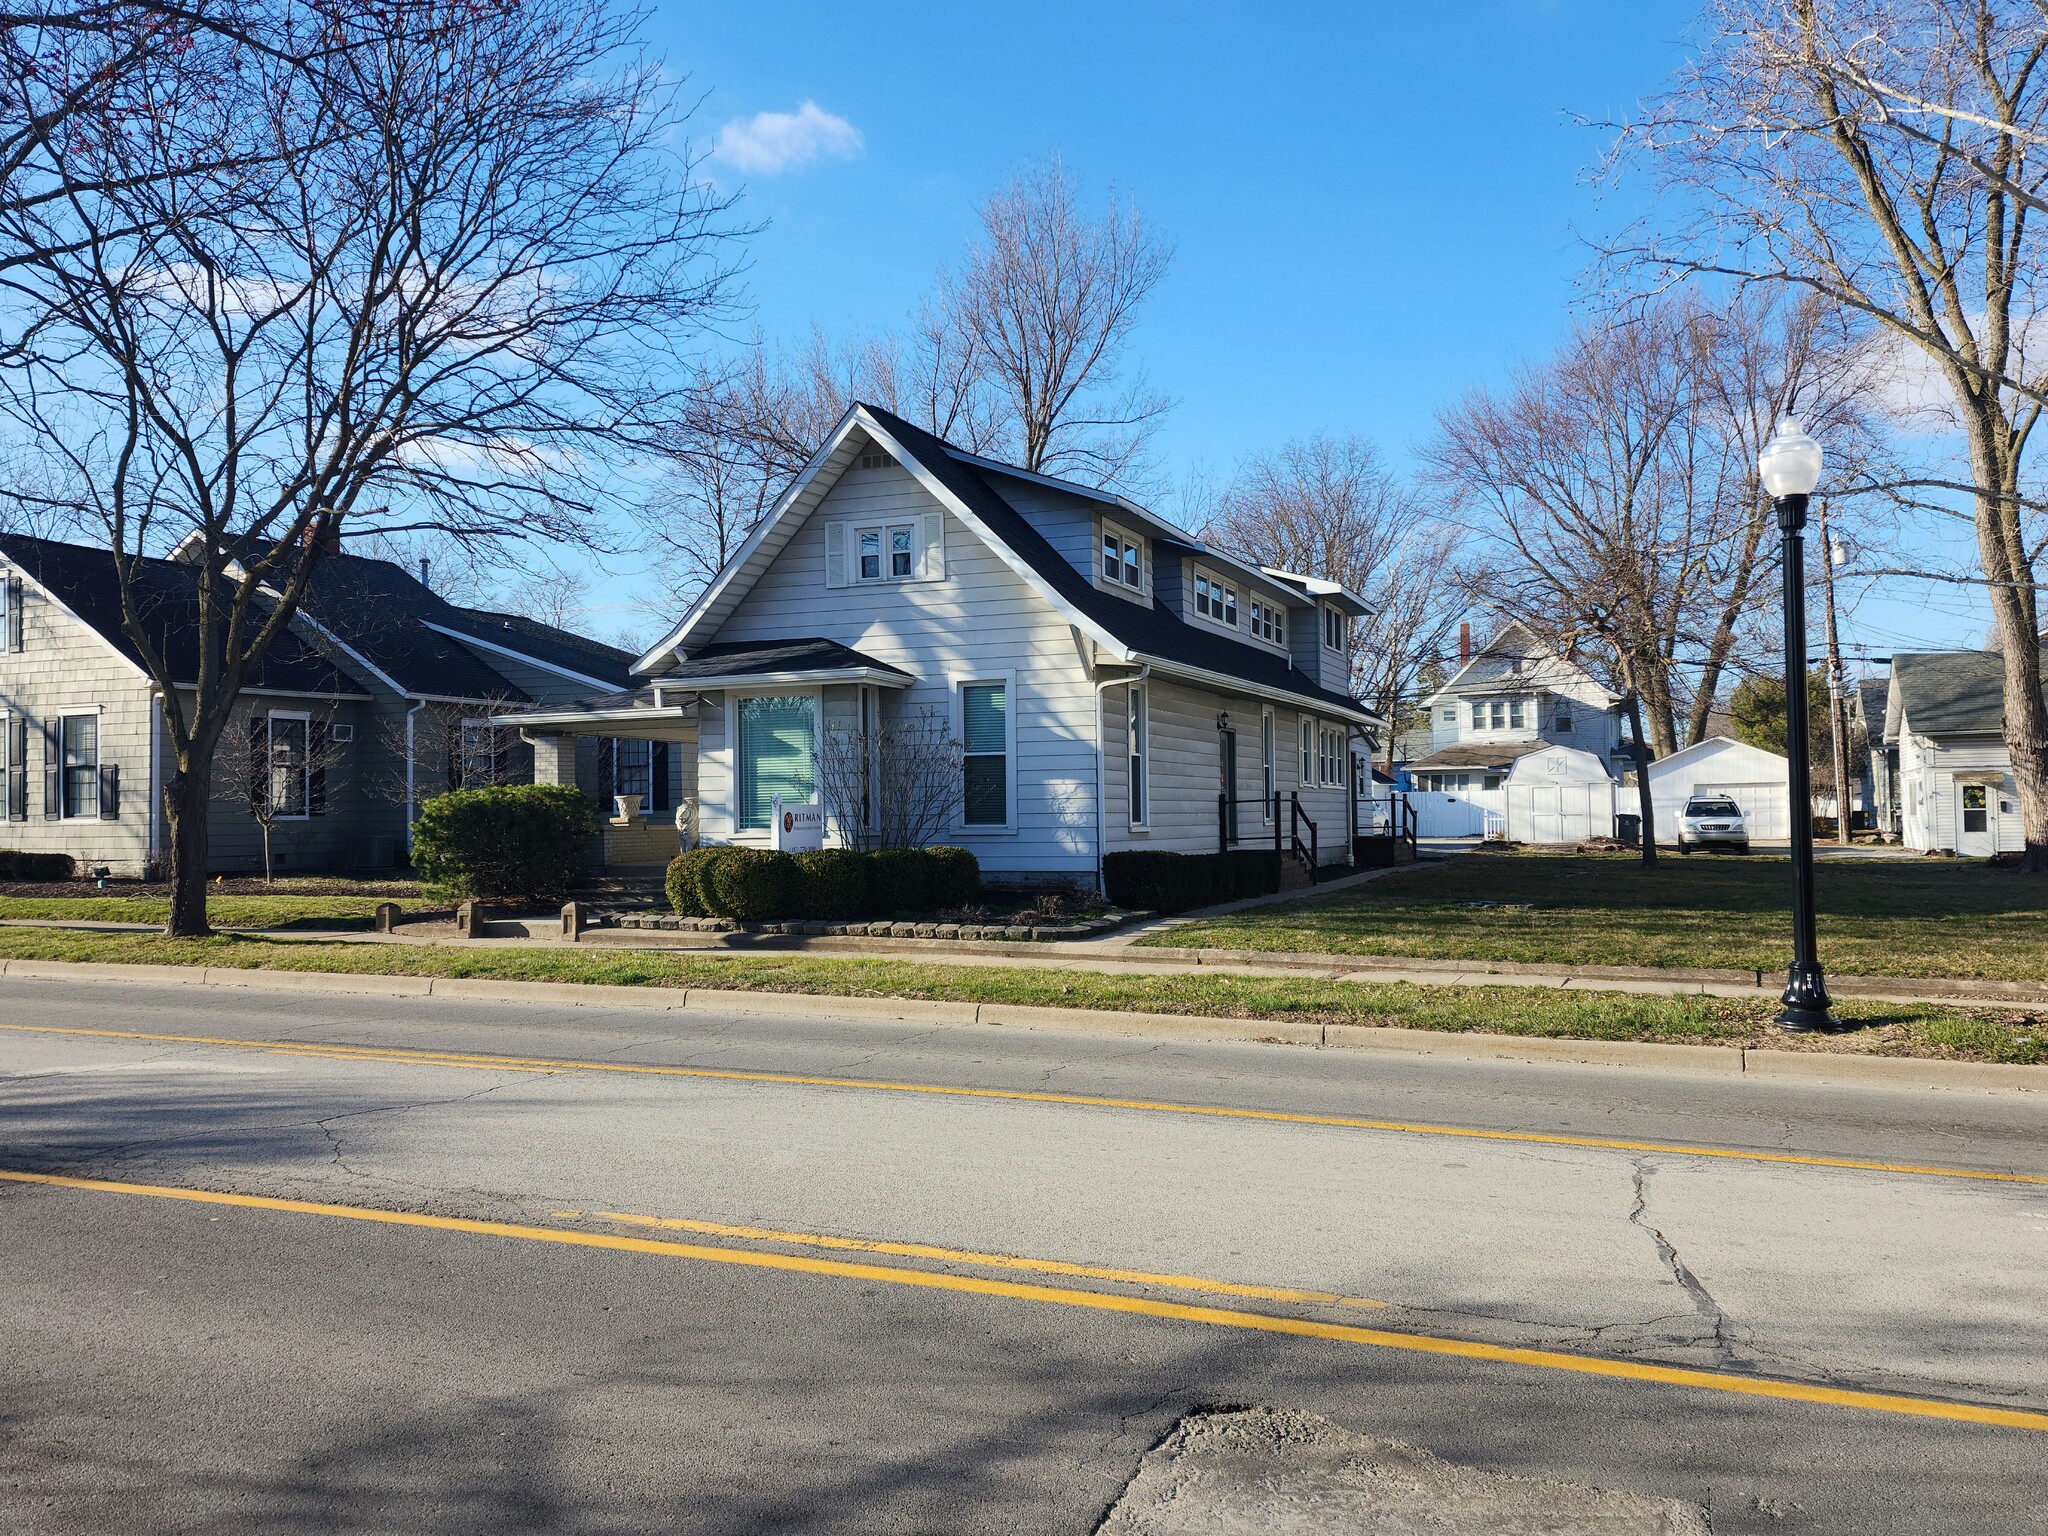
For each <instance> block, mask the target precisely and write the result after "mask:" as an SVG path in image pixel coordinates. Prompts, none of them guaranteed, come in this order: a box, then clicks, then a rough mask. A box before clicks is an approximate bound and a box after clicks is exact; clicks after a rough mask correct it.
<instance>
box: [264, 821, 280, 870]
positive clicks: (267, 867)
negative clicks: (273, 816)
mask: <svg viewBox="0 0 2048 1536" xmlns="http://www.w3.org/2000/svg"><path fill="white" fill-rule="evenodd" d="M261 825H262V828H263V883H264V884H265V885H275V884H276V883H277V873H276V869H275V866H273V865H272V864H271V862H270V823H269V822H267V821H266V822H263V823H261Z"/></svg>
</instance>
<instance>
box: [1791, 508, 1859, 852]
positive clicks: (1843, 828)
mask: <svg viewBox="0 0 2048 1536" xmlns="http://www.w3.org/2000/svg"><path fill="white" fill-rule="evenodd" d="M1814 515H1815V518H1816V521H1817V522H1818V524H1819V532H1820V594H1821V598H1820V608H1821V618H1822V621H1823V623H1824V624H1825V626H1826V630H1827V643H1828V725H1829V727H1830V728H1831V729H1832V731H1833V733H1834V738H1835V741H1834V745H1835V841H1836V842H1838V843H1840V844H1841V845H1842V846H1843V847H1844V848H1846V847H1848V846H1849V702H1848V689H1847V688H1846V687H1845V686H1844V683H1845V682H1846V681H1847V680H1846V679H1845V678H1844V677H1843V675H1842V642H1841V637H1840V635H1839V634H1838V633H1837V632H1836V629H1835V545H1834V541H1833V540H1832V539H1830V538H1829V537H1828V503H1827V498H1826V497H1825V496H1823V497H1821V498H1820V500H1819V501H1817V502H1816V503H1815V504H1814ZM1786 745H1787V746H1788V747H1790V746H1791V743H1790V742H1789V741H1788V742H1787V743H1786Z"/></svg>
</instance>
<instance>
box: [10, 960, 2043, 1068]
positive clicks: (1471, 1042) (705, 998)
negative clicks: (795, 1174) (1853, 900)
mask: <svg viewBox="0 0 2048 1536" xmlns="http://www.w3.org/2000/svg"><path fill="white" fill-rule="evenodd" d="M0 976H4V977H6V978H8V979H10V980H11V979H17V978H18V979H22V980H34V981H112V982H127V983H131V984H137V983H151V984H156V985H162V984H164V983H170V984H172V985H177V986H214V987H240V988H247V989H250V990H264V991H277V992H288V993H299V994H305V993H316V994H317V993H327V994H331V995H336V996H363V995H365V994H367V995H371V996H380V997H439V998H448V999H450V1000H451V1001H469V1002H503V1003H546V1004H551V1005H556V1006H560V1005H563V1004H566V1005H568V1006H569V1007H591V1006H603V1007H624V1008H645V1009H652V1010H660V1011H664V1012H673V1011H678V1010H689V1011H692V1012H694V1011H697V1010H702V1011H705V1012H710V1013H722V1014H734V1013H737V1014H743V1015H759V1016H776V1017H787V1016H794V1017H800V1018H815V1017H817V1015H818V1013H819V1011H820V1009H821V1007H826V1006H829V1008H830V1010H831V1012H833V1013H835V1014H838V1015H839V1016H841V1017H843V1018H857V1019H873V1020H880V1021H885V1022H890V1023H917V1024H930V1025H935V1026H967V1025H985V1026H989V1027H993V1028H1003V1029H1031V1030H1049V1031H1053V1032H1055V1033H1063V1034H1074V1035H1115V1036H1124V1037H1132V1036H1135V1037H1139V1038H1153V1039H1172V1040H1187V1041H1211V1042H1223V1043H1237V1044H1261V1045H1275V1044H1278V1045H1306V1046H1313V1047H1317V1048H1320V1049H1330V1050H1362V1051H1384V1052H1387V1053H1389V1054H1392V1055H1400V1056H1439V1057H1446V1058H1450V1059H1454V1060H1462V1061H1524V1062H1539V1063H1564V1064H1572V1065H1579V1066H1601V1067H1623V1068H1631V1069H1635V1070H1646V1071H1659V1072H1685V1073H1696V1074H1700V1075H1705V1076H1712V1077H1740V1078H1745V1079H1750V1080H1760V1081H1770V1080H1779V1081H1796V1082H1807V1083H1838V1084H1863V1085H1872V1086H1882V1087H1888V1088H1947V1089H1965V1090H1977V1091H1984V1092H1997V1093H2040V1092H2048V1068H2044V1067H2021V1066H2006V1065H2003V1064H2000V1063H1995V1062H1980V1061H1942V1060H1938V1059H1932V1058H1926V1057H1913V1056H1852V1055H1844V1054H1840V1053H1834V1052H1821V1051H1776V1050H1760V1049H1754V1048H1736V1047H1729V1046H1713V1045H1674V1044H1667V1043H1665V1042H1662V1041H1637V1040H1572V1039H1558V1038H1555V1037H1552V1036H1547V1035H1489V1034H1481V1033H1477V1032H1467V1033H1459V1034H1454V1033H1449V1032H1443V1031H1437V1030H1427V1029H1399V1028H1394V1027H1391V1026H1388V1027H1381V1026H1375V1025H1364V1024H1328V1025H1321V1024H1301V1023H1295V1022H1291V1021H1288V1020H1283V1019H1234V1018H1222V1017H1215V1016H1211V1015H1206V1014H1177V1013H1123V1012H1114V1011H1110V1010H1107V1009H1092V1008H1043V1007H1030V1006H1026V1005H1023V1004H1015V1003H959V1002H935V1001H926V1000H924V999H920V998H890V997H842V996H839V995H836V994H832V993H815V992H729V991H719V990H715V989H711V988H693V989H688V990H686V989H684V988H681V987H654V986H648V987H622V986H611V985H603V984H595V983H590V984H586V983H581V982H560V981H493V980H486V979H482V978H471V977H446V976H435V977H428V976H380V975H375V974H361V975H357V974H350V973H346V972H333V971H266V970H253V969H230V968H227V967H223V966H205V967H201V966H175V965H105V964H98V963H93V962H87V961H77V962H72V961H61V960H0Z"/></svg>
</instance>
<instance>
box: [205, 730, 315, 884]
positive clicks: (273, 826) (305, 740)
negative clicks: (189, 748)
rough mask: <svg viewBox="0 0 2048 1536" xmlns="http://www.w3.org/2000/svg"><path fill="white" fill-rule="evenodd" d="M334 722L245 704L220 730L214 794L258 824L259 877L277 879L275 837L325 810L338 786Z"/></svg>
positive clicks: (220, 800)
mask: <svg viewBox="0 0 2048 1536" xmlns="http://www.w3.org/2000/svg"><path fill="white" fill-rule="evenodd" d="M332 723H333V722H332V721H330V720H328V719H326V718H324V717H320V716H313V717H309V718H301V717H298V716H289V717H286V716H277V715H271V714H266V713H262V712H259V711H258V710H256V709H246V710H243V711H241V712H240V713H238V714H237V715H236V716H235V718H234V719H233V720H232V721H230V722H229V723H228V725H227V726H226V728H225V729H223V730H222V732H221V737H220V748H219V754H218V759H217V761H218V762H219V764H220V767H221V769H222V771H221V772H220V773H218V774H216V775H215V778H214V781H213V790H212V798H213V799H214V800H216V801H219V802H221V803H223V804H226V805H232V806H233V807H235V809H237V810H239V811H241V812H243V813H244V814H246V815H247V816H248V818H249V819H250V820H251V821H253V822H255V823H256V829H257V831H258V832H259V833H261V834H262V838H263V880H264V883H265V884H266V885H267V884H269V883H271V882H272V881H273V880H275V879H276V878H277V864H276V859H275V857H274V850H273V846H272V845H273V841H274V839H275V837H276V835H277V834H278V832H279V831H280V830H281V829H285V828H297V827H299V826H300V825H301V824H302V823H303V822H305V821H309V820H310V819H311V818H314V817H318V816H324V815H326V814H327V803H328V797H329V796H331V795H333V794H334V793H335V792H336V791H337V790H339V789H340V788H341V764H342V755H341V753H340V752H338V751H337V750H336V749H335V746H334V738H333V732H332V730H331V729H330V727H331V725H332Z"/></svg>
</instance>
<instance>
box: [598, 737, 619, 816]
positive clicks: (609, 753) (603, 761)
mask: <svg viewBox="0 0 2048 1536" xmlns="http://www.w3.org/2000/svg"><path fill="white" fill-rule="evenodd" d="M618 760H619V744H618V743H617V742H616V741H614V740H613V739H612V738H611V737H609V736H600V737H598V738H597V804H598V808H599V809H600V810H602V811H603V812H604V813H605V815H607V816H609V815H611V813H612V796H613V795H615V794H617V793H618V792H619V791H618V782H619V780H618V771H617V770H618Z"/></svg>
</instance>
